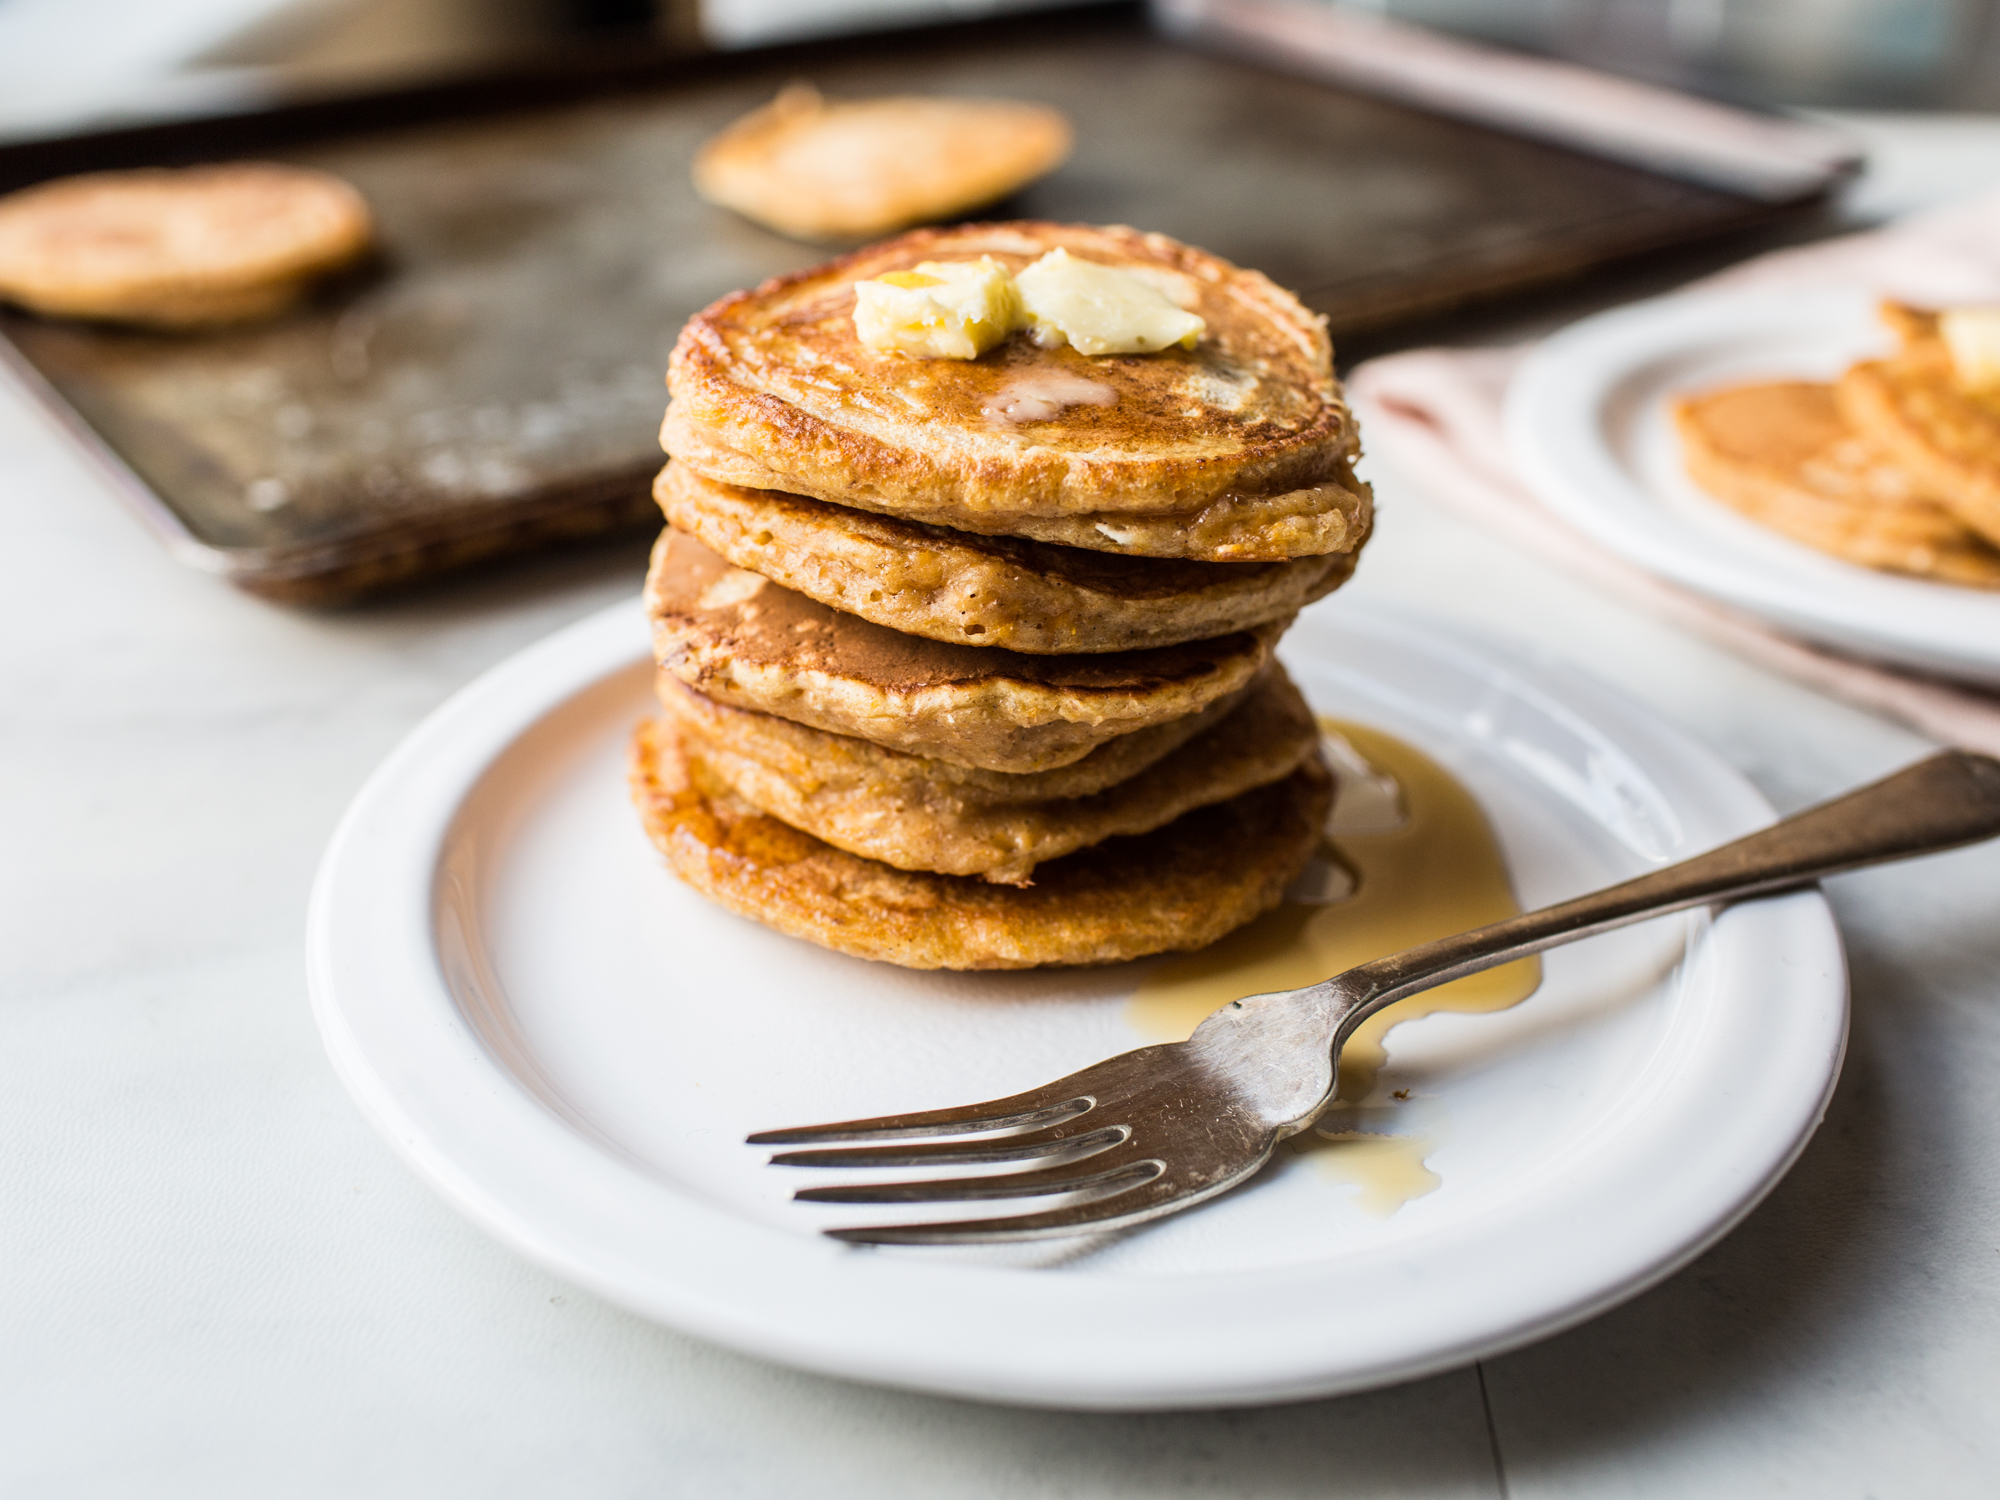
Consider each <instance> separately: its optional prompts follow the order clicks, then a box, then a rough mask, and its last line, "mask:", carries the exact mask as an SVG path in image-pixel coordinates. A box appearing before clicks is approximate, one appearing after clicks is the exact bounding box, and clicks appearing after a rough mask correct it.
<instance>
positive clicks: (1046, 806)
mask: <svg viewBox="0 0 2000 1500" xmlns="http://www.w3.org/2000/svg"><path fill="white" fill-rule="evenodd" d="M663 686H664V687H665V690H664V691H662V692H661V694H660V701H661V704H662V706H663V707H664V708H665V709H666V710H667V714H668V717H669V718H670V719H672V720H673V721H674V724H675V726H676V728H677V730H678V732H679V734H680V736H681V741H682V744H683V746H684V748H685V749H686V751H687V753H688V754H689V755H691V756H693V757H694V758H695V759H697V760H699V761H700V762H701V763H702V765H703V766H704V767H705V768H706V769H707V771H708V772H709V773H710V774H712V775H713V776H714V777H715V779H716V780H717V781H718V782H719V783H720V784H721V785H724V786H726V787H728V789H729V790H730V792H731V793H733V794H734V795H735V796H736V797H738V798H739V799H741V800H742V801H743V802H746V803H748V804H749V805H750V806H752V807H754V808H756V809H757V810H758V811H760V812H765V813H769V814H770V815H771V816H772V817H774V818H777V819H779V820H781V821H782V822H785V823H789V824H790V825H791V826H792V827H794V828H798V829H801V830H803V831H804V832H806V833H810V834H812V835H813V836H814V837H816V838H819V839H823V840H824V841H825V842H827V843H829V844H831V845H833V846H834V847H835V848H836V849H845V850H847V851H848V853H850V854H859V855H862V856H865V857H866V858H869V859H879V860H881V861H882V862H883V863H884V864H887V865H893V866H895V867H896V868H897V869H899V870H935V871H937V872H939V873H940V874H946V875H977V876H981V877H983V878H984V879H987V880H991V881H995V882H998V883H1001V884H1007V885H1028V884H1030V883H1031V877H1032V875H1033V873H1034V871H1035V868H1036V866H1038V865H1040V864H1043V863H1045V862H1046V861H1048V860H1052V859H1060V858H1062V857H1063V856H1064V855H1066V854H1071V853H1074V852H1075V851H1076V850H1078V849H1083V848H1087V847H1088V846H1090V845H1092V844H1097V843H1101V842H1103V841H1104V840H1105V839H1107V838H1113V837H1117V836H1120V835H1128V834H1136V833H1149V832H1151V831H1152V830H1153V829H1155V828H1159V827H1162V826H1164V825H1165V824H1167V823H1171V822H1172V821H1173V820H1174V819H1175V818H1178V817H1179V816H1180V815H1181V814H1182V813H1184V812H1187V811H1188V810H1190V809H1191V808H1196V807H1206V806H1207V805H1208V804H1210V803H1212V802H1223V801H1227V800H1228V799H1229V798H1231V797H1234V796H1237V795H1238V794H1239V793H1242V792H1247V791H1249V790H1250V789H1251V788H1252V787H1259V786H1264V785H1266V784H1267V783H1269V782H1273V781H1278V780H1282V779H1283V778H1284V777H1286V776H1289V775H1291V773H1292V772H1293V771H1295V770H1297V769H1298V766H1299V763H1300V762H1301V761H1303V760H1305V759H1306V757H1307V756H1309V755H1311V754H1313V752H1314V750H1315V748H1316V747H1317V745H1318V742H1319V730H1318V726H1317V725H1316V724H1315V723H1314V720H1313V716H1312V711H1311V710H1310V709H1308V708H1307V707H1306V704H1305V700H1304V699H1303V698H1301V697H1300V696H1299V692H1298V689H1297V688H1295V687H1293V686H1292V683H1291V680H1290V679H1289V678H1288V677H1286V676H1285V674H1284V671H1283V670H1282V669H1281V668H1278V667H1276V666H1275V665H1274V666H1273V667H1272V669H1271V670H1270V671H1268V672H1266V673H1265V674H1264V676H1263V677H1262V678H1261V679H1259V681H1258V683H1257V685H1256V686H1255V687H1253V688H1252V689H1251V690H1250V692H1249V695H1248V696H1247V697H1246V698H1245V699H1244V701H1243V703H1242V705H1241V707H1239V708H1237V709H1236V711H1235V712H1234V713H1231V714H1228V715H1226V716H1225V717H1224V718H1223V719H1222V720H1221V721H1220V722H1219V723H1217V724H1215V725H1214V726H1213V727H1211V728H1210V729H1208V730H1207V732H1206V733H1204V734H1201V735H1199V736H1197V737H1196V738H1194V739H1191V740H1189V741H1188V742H1187V743H1186V744H1184V745H1182V746H1181V747H1180V748H1179V749H1177V750H1175V751H1173V752H1172V753H1171V754H1169V755H1166V756H1164V757H1162V758H1161V759H1160V760H1158V761H1155V762H1154V763H1153V764H1152V765H1150V766H1148V767H1147V768H1146V769H1144V770H1143V771H1141V772H1139V774H1137V775H1136V776H1132V777H1129V778H1127V779H1126V780H1124V781H1121V782H1119V783H1117V784H1116V785H1115V786H1111V787H1108V788H1105V789H1103V790H1100V791H1097V792H1095V793H1092V794H1091V795H1089V796H1083V797H1057V798H1050V797H1047V796H1043V795H1038V791H1039V788H1037V787H1036V785H1035V783H1037V782H1039V781H1041V780H1043V778H1042V777H1038V776H1034V775H1029V776H1021V777H1015V778H1013V779H1014V780H1016V781H1018V782H1022V783H1025V785H1023V786H1021V787H1019V788H1012V789H1002V790H1001V791H1000V793H999V794H998V795H995V794H993V793H990V792H987V791H985V790H984V789H983V788H977V789H976V788H972V787H968V786H967V785H965V784H964V783H963V782H955V781H954V780H953V779H951V778H950V777H949V776H948V775H946V776H938V777H927V776H924V775H923V774H921V771H922V768H925V767H929V766H933V765H935V764H936V763H935V762H931V761H924V760H922V759H920V758H919V757H916V756H897V752H895V751H892V750H883V749H882V748H881V747H880V746H877V745H870V744H868V743H867V742H866V741H865V740H854V739H848V738H845V737H843V736H840V735H831V734H822V733H820V732H819V731H817V730H811V729H805V728H803V727H802V726H800V725H797V724H790V723H787V721H785V720H783V719H778V718H775V717H773V716H772V715H770V714H753V713H750V712H747V711H746V710H744V709H740V708H730V707H728V706H727V705H725V704H720V703H716V702H714V701H713V700H711V699H707V698H704V697H702V696H701V694H699V693H697V692H695V691H694V690H693V689H692V688H689V687H687V686H685V685H684V684H682V683H681V682H680V681H679V680H678V679H676V678H671V677H669V678H668V679H667V682H666V684H664V685H663ZM760 721H761V722H760ZM767 726H783V729H781V730H779V731H778V732H777V733H775V734H774V733H770V732H769V730H768V728H767ZM787 730H788V731H791V733H790V734H786V733H785V731H787ZM799 735H811V736H814V737H815V738H816V739H817V740H818V741H819V744H818V745H817V746H816V747H815V748H814V751H813V752H812V753H809V754H800V753H798V751H797V749H796V748H795V739H796V737H797V736H799ZM892 756H894V757H896V758H898V759H901V760H903V761H909V762H915V763H916V764H915V766H914V767H911V768H910V770H909V771H907V772H905V773H904V774H899V775H890V776H884V777H880V778H878V779H872V780H871V779H870V778H869V777H868V775H867V769H868V767H869V766H870V765H871V763H879V761H880V760H881V759H883V758H886V757H892ZM900 769H901V768H899V770H900ZM990 774H992V773H989V775H990ZM1056 774H1057V775H1060V774H1061V773H1060V772H1057V773H1056Z"/></svg>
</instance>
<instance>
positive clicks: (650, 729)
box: [631, 719, 1333, 969]
mask: <svg viewBox="0 0 2000 1500" xmlns="http://www.w3.org/2000/svg"><path fill="white" fill-rule="evenodd" d="M631 787H632V797H633V801H634V802H635V803H636V804H637V806H638V809H639V813H640V817H641V819H642V820H643V822H644V824H645V827H646V832H647V833H648V835H649V836H650V837H651V838H652V840H653V842H654V844H655V845H656V846H657V847H658V848H659V849H660V851H661V852H662V853H663V854H664V855H665V856H666V859H667V863H668V865H669V867H670V868H671V869H672V870H673V871H674V873H675V874H676V875H678V876H679V877H680V878H681V879H682V880H684V881H686V882H687V883H688V884H689V885H691V886H693V887H694V888H695V889H696V890H698V891H700V892H701V893H702V894H703V895H705V896H707V897H709V898H710V899H711V900H714V901H717V902H719V903H720V904H721V905H723V906H726V907H728V908H729V909H730V910H731V911H734V912H738V913H740V914H741V915H743V916H747V917H751V918H753V919H755V920H757V921H759V922H763V923H764V924H766V925H767V926H770V927H775V928H776V929H777V930H778V931H780V932H784V933H789V934H790V935H792V936H793V937H800V938H805V939H806V940H807V941H809V942H814V943H818V944H820V945H821V946H822V947H827V948H832V949H835V950H836V951H838V952H841V953H850V954H853V955H854V956H856V957H858V958H872V959H879V960H882V961H884V962H887V963H893V964H900V965H902V966H903V967H905V968H911V969H1028V968H1036V967H1040V966H1042V965H1046V964H1104V963H1116V962H1119V961H1121V960H1124V959H1132V958H1143V957H1145V956H1146V955H1148V954H1152V953H1165V952H1171V951H1176V950H1182V949H1192V948H1201V947H1205V946H1207V945H1208V944H1209V943H1212V942H1214V941H1215V940H1216V939H1217V938H1220V937H1222V936H1223V935H1224V934H1225V933H1228V932H1230V931H1232V930H1234V929H1235V928H1237V927H1240V926H1242V925H1243V924H1244V923H1245V922H1248V921H1250V920H1251V919H1252V918H1254V917H1256V916H1259V915H1261V914H1262V913H1263V912H1265V911H1268V910H1269V909H1270V908H1271V907H1273V906H1276V905H1277V904H1278V901H1279V900H1280V899H1281V898H1282V897H1283V895H1284V891H1285V887H1286V886H1287V885H1289V884H1290V883H1291V881H1292V879H1293V878H1294V877H1295V876H1296V875H1297V874H1298V872H1299V871H1300V870H1301V869H1303V868H1304V867H1305V864H1306V861H1307V860H1308V859H1310V858H1311V856H1312V853H1313V850H1314V849H1315V848H1316V847H1317V845H1318V842H1319V838H1320V827H1321V824H1322V823H1323V822H1324V821H1325V818H1326V810H1327V806H1328V804H1329V802H1330V801H1331V799H1332V789H1333V784H1332V780H1331V778H1330V777H1329V776H1328V775H1327V773H1326V770H1325V768H1324V767H1323V766H1322V765H1321V764H1320V762H1319V759H1318V757H1317V756H1314V757H1312V758H1311V759H1309V760H1307V761H1306V762H1305V763H1304V764H1302V765H1301V766H1300V767H1299V768H1298V769H1297V770H1296V771H1294V772H1293V773H1292V774H1291V775H1290V776H1287V777H1286V778H1285V779H1284V780H1282V781H1278V782H1274V783H1272V784H1270V785H1268V786H1263V787H1259V788H1258V789H1256V790H1255V791H1250V792H1245V793H1243V794H1242V795H1240V796H1237V797H1233V798H1231V799H1230V800H1229V801H1227V802H1221V803H1217V804H1214V805H1212V806H1209V807H1204V808H1199V809H1197V810H1195V811H1194V812H1191V813H1187V814H1186V815H1184V816H1182V817H1180V818H1177V819H1176V820H1175V821H1173V822H1172V823H1169V824H1168V825H1167V826H1166V827H1164V828H1160V829H1156V830H1155V831H1153V832H1152V833H1147V834H1142V835H1139V836H1137V837H1134V838H1117V839H1110V840H1107V841H1106V842H1104V843H1102V844H1098V845H1096V846H1095V847H1093V848H1090V849H1086V850H1083V851H1081V852H1080V853H1077V854H1072V855H1069V856H1068V857H1066V858H1064V859H1059V860H1056V861H1054V862H1052V863H1050V864H1046V865H1043V866H1041V867H1040V868H1039V869H1038V870H1037V871H1036V879H1035V884H1034V885H1033V886H1031V887H1028V888H1025V889H1023V888H1021V887H1017V886H1007V885H995V884H993V883H991V882H989V881H985V880H978V879H970V878H967V877H965V876H961V875H938V874H932V873H930V872H927V871H911V870H897V869H893V868H891V867H890V866H888V865H885V864H881V863H879V862H878V861H875V860H871V859H863V858H862V857H860V856H859V855H855V854H850V853H848V852H847V851H846V850H844V849H836V848H834V847H833V846H832V845H830V844H827V843H824V842H822V841H821V840H819V839H816V838H814V837H813V836H812V835H811V834H808V833H802V832H800V831H799V830H798V829H796V828H793V827H792V826H791V825H789V824H787V823H782V822H780V821H779V820H778V819H776V818H773V817H770V816H769V815H767V814H765V813H762V812H759V811H757V810H756V809H755V808H753V807H751V806H750V805H749V804H748V803H746V802H743V801H742V800H740V799H739V798H737V797H736V796H735V795H733V794H732V793H731V792H730V791H729V789H728V787H727V785H726V784H725V783H723V782H721V781H720V780H719V779H717V778H716V777H715V776H714V775H713V774H712V773H711V772H709V771H708V770H707V769H706V768H705V767H704V765H703V763H702V760H701V758H700V756H699V755H698V754H694V755H690V754H689V753H687V751H686V750H685V749H684V748H683V744H682V741H681V739H680V737H679V736H678V735H677V734H676V733H675V732H674V731H673V728H672V726H671V725H670V724H668V723H667V722H665V721H663V720H658V719H655V720H651V721H648V722H647V723H645V724H642V725H641V726H640V727H639V729H638V731H637V732H636V734H635V735H634V737H633V745H632V759H631Z"/></svg>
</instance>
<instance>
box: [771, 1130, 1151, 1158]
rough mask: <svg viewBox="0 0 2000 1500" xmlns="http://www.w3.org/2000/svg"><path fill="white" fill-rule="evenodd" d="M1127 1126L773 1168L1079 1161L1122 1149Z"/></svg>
mask: <svg viewBox="0 0 2000 1500" xmlns="http://www.w3.org/2000/svg"><path fill="white" fill-rule="evenodd" d="M1131 1136H1132V1130H1131V1127H1130V1126H1127V1125H1111V1126H1107V1127H1106V1128H1104V1129H1102V1130H1092V1131H1086V1132H1082V1133H1079V1134H1070V1135H1062V1134H1053V1135H1052V1134H1051V1133H1050V1132H1049V1131H1046V1130H1040V1131H1037V1132H1035V1134H1033V1135H1031V1136H1028V1137H1025V1138H1023V1139H1018V1140H1017V1139H1014V1138H1012V1137H1009V1138H1008V1139H1007V1140H1006V1142H1005V1143H1004V1144H982V1143H981V1142H979V1141H939V1142H935V1143H931V1142H919V1143H917V1144H914V1145H909V1146H848V1147H835V1148H834V1149H832V1150H823V1151H780V1152H779V1153H778V1154H777V1155H775V1156H773V1157H772V1158H771V1165H772V1166H774V1167H958V1166H965V1167H972V1166H980V1165H983V1164H985V1163H989V1162H1002V1161H1034V1160H1037V1159H1038V1158H1041V1157H1052V1156H1061V1157H1064V1158H1067V1159H1072V1160H1073V1159H1075V1158H1078V1157H1084V1156H1095V1155H1096V1154H1097V1153H1098V1152H1100V1151H1109V1150H1110V1149H1111V1148H1112V1147H1113V1146H1122V1145H1124V1144H1125V1142H1126V1141H1128V1140H1130V1139H1131Z"/></svg>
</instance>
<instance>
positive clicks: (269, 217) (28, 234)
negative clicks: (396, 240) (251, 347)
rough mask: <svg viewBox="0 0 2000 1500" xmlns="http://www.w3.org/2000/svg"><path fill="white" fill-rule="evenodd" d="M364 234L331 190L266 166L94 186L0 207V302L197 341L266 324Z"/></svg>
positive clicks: (364, 223)
mask: <svg viewBox="0 0 2000 1500" xmlns="http://www.w3.org/2000/svg"><path fill="white" fill-rule="evenodd" d="M372 233H373V229H372V221H371V219H370V215H369V212H368V205H367V204H366V203H365V202H363V201H362V198H361V195H360V194H359V193H357V192H356V191H355V190H354V189H353V188H351V187H349V186H348V185H347V184H346V183H345V182H342V181H341V180H340V179H339V178H337V177H333V176H329V175H328V174H327V173H325V172H316V171H312V170H309V169H308V168H305V167H291V166H282V165H278V164H275V163H270V162H239V163H235V164H231V165H225V166H206V167H182V168H174V169H166V168H149V169H146V170H142V171H134V172H96V173H91V174H88V175H86V176H82V177H66V178H62V179H60V180H58V181H55V182H46V183H42V184H39V185H38V186H35V187H31V188H24V189H23V190H21V191H20V192H17V193H13V194H10V195H9V196H7V197H6V198H4V199H0V298H4V299H5V300H7V301H11V302H17V303H19V304H20V305H21V306H23V307H27V308H30V309H32V310H34V311H36V312H39V313H46V314H50V315H52V316H57V317H69V318H95V319H103V320H106V321H114V322H122V323H139V324H148V325H152V326H155V327H161V328H197V327H203V326H208V325H212V324H221V323H235V322H242V321H245V320H248V319H252V318H262V317H269V316H271V315H273V314H275V313H277V312H280V311H282V310H283V309H284V308H286V307H288V306H290V305H291V304H292V303H293V302H295V301H297V300H298V298H299V297H300V296H301V295H302V294H303V293H304V291H305V290H306V288H307V287H308V286H309V285H310V284H311V283H312V282H313V281H314V280H315V279H316V278H318V277H320V276H322V275H324V274H325V273H327V272H329V271H333V270H336V269H338V268H339V267H341V266H344V265H347V264H348V263H350V262H351V261H353V260H355V259H356V258H358V257H359V256H360V255H361V254H362V253H363V252H364V251H365V250H366V249H367V248H368V244H369V240H370V237H371V235H372Z"/></svg>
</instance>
